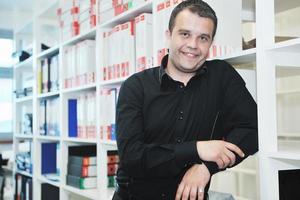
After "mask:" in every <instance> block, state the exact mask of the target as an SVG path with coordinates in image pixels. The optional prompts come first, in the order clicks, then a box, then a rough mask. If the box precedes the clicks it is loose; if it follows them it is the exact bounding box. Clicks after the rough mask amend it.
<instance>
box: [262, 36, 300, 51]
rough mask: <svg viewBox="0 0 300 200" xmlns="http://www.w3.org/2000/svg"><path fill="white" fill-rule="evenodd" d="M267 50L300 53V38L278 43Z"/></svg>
mask: <svg viewBox="0 0 300 200" xmlns="http://www.w3.org/2000/svg"><path fill="white" fill-rule="evenodd" d="M267 50H269V51H274V52H289V53H299V52H300V38H296V39H292V40H287V41H283V42H278V43H276V44H273V45H271V46H269V47H267Z"/></svg>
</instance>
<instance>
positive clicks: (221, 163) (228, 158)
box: [216, 149, 235, 169]
mask: <svg viewBox="0 0 300 200" xmlns="http://www.w3.org/2000/svg"><path fill="white" fill-rule="evenodd" d="M216 163H217V165H218V167H219V169H224V168H226V167H228V166H232V165H234V163H235V154H234V153H232V152H231V151H229V150H228V149H226V150H225V151H224V153H223V154H222V156H221V157H220V158H219V159H218V160H217V162H216Z"/></svg>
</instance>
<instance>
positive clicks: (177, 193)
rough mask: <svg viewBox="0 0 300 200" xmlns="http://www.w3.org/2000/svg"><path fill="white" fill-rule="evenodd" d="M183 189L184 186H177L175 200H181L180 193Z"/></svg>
mask: <svg viewBox="0 0 300 200" xmlns="http://www.w3.org/2000/svg"><path fill="white" fill-rule="evenodd" d="M183 189H184V184H182V183H181V184H180V185H179V186H178V189H177V192H176V197H175V200H180V199H181V196H182V193H183Z"/></svg>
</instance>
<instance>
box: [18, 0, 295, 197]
mask: <svg viewBox="0 0 300 200" xmlns="http://www.w3.org/2000/svg"><path fill="white" fill-rule="evenodd" d="M161 2H163V1H161V0H152V1H151V0H150V1H146V2H145V3H144V4H141V5H139V6H136V7H134V8H131V9H129V10H128V11H126V12H124V13H122V14H120V15H118V16H116V17H114V18H112V19H110V20H108V21H105V22H102V21H100V23H98V25H97V26H96V27H95V28H92V29H90V30H88V31H85V32H84V33H82V34H80V35H77V36H75V37H72V38H70V39H67V40H66V41H62V39H61V36H60V35H59V27H58V21H57V15H56V11H57V9H58V7H59V3H58V1H46V0H43V1H42V0H36V1H35V3H34V7H35V8H37V10H38V12H36V13H33V17H29V20H28V21H27V22H26V23H24V24H23V25H22V26H20V27H18V28H17V29H16V31H15V38H16V47H17V49H19V50H20V49H26V48H27V47H28V46H29V47H30V46H31V47H32V48H33V56H32V57H31V58H29V59H27V60H25V61H24V62H22V63H18V64H16V65H15V67H14V70H15V76H16V77H18V78H16V79H15V88H18V87H19V88H20V87H22V82H21V79H19V77H21V76H22V75H23V74H28V73H32V74H33V76H34V79H33V83H32V85H33V94H32V95H31V96H28V97H22V98H17V99H15V106H14V115H15V117H14V118H15V119H16V120H15V122H14V133H15V134H14V141H15V142H14V150H15V152H16V153H18V152H19V146H20V144H21V142H22V141H31V142H32V149H31V153H32V162H33V163H34V165H33V173H32V174H28V173H26V172H20V171H17V170H16V169H15V173H16V172H18V173H21V174H23V175H25V176H28V177H32V179H33V183H34V184H33V194H34V198H33V199H34V200H38V199H40V198H41V184H42V183H48V184H50V185H53V186H55V187H58V188H59V191H60V199H61V200H68V199H70V198H69V196H70V195H73V196H74V195H75V196H78V197H79V198H81V197H82V198H83V197H85V198H87V199H94V200H96V199H97V200H99V199H100V200H107V199H111V196H112V194H113V189H110V188H109V189H108V188H107V182H108V180H107V166H106V163H107V151H108V150H116V149H117V145H116V142H115V141H111V140H105V139H100V135H99V132H100V130H99V129H100V128H99V124H100V119H99V118H100V114H99V112H101V110H100V95H99V93H100V91H101V89H103V88H112V87H115V86H119V85H120V84H121V83H122V82H123V81H124V80H126V78H127V77H125V78H124V77H123V78H118V79H112V80H106V81H102V80H101V76H100V74H101V66H102V65H101V62H102V59H103V56H102V54H101V48H102V43H103V38H102V33H103V31H107V30H108V29H111V28H113V27H114V26H116V25H118V24H120V23H124V22H127V21H129V20H132V19H134V17H136V16H138V15H139V14H141V13H143V12H148V13H153V15H155V14H154V13H155V11H156V6H157V5H158V4H159V3H161ZM239 3H241V9H242V11H241V20H240V23H241V25H242V24H246V23H252V24H255V26H252V27H255V28H254V30H251V31H252V32H251V33H249V34H250V35H251V36H250V37H252V39H253V38H256V48H252V49H248V50H239V51H235V52H233V53H230V54H227V55H225V56H220V57H217V58H218V59H224V60H226V61H228V62H229V63H231V64H232V65H233V66H234V67H236V68H237V69H238V70H239V69H242V70H243V69H247V70H252V71H254V72H256V79H255V80H254V81H252V82H250V83H249V84H251V85H252V84H254V85H252V86H253V87H254V88H257V90H256V91H254V93H255V98H256V101H257V104H258V124H259V148H260V152H259V153H258V155H256V156H255V157H250V158H248V159H247V160H246V161H245V162H243V163H242V164H240V165H238V166H237V167H235V168H233V169H229V170H227V171H225V172H222V173H219V174H217V175H215V176H214V177H213V181H212V186H211V189H212V190H216V191H221V192H230V193H232V194H233V195H234V196H235V198H236V199H239V200H259V199H263V200H278V199H279V184H278V170H282V169H295V168H300V157H299V155H300V154H299V152H300V148H299V144H300V127H299V125H298V124H299V123H297V122H296V121H295V120H296V119H299V116H298V115H299V114H298V113H300V104H299V102H300V101H299V100H300V78H299V79H298V77H300V68H299V67H300V60H299V59H298V58H299V55H300V39H299V36H300V28H299V27H300V25H299V22H295V21H293V23H298V24H293V25H292V26H293V27H296V28H294V29H292V26H291V28H290V30H285V29H288V28H286V25H282V22H281V21H280V20H281V18H282V17H283V16H287V15H288V12H290V11H291V12H292V13H295V12H297V11H295V9H299V10H300V2H298V1H294V0H286V1H284V2H282V1H280V0H264V1H259V0H256V1H255V0H242V1H241V2H239ZM224 9H225V8H224ZM226 9H227V10H228V8H227V7H226ZM97 13H98V12H97ZM299 13H300V12H299ZM217 14H218V12H217ZM298 16H299V15H298ZM97 19H99V17H98V16H97ZM157 26H158V25H157V24H155V20H153V29H154V31H155V29H156V28H157ZM281 27H283V28H281ZM227 29H228V28H227ZM221 30H222V28H221ZM228 32H229V34H230V33H231V32H232V29H230V30H228ZM253 33H254V35H253ZM153 35H154V32H153ZM227 35H228V33H227ZM275 35H276V36H291V37H293V38H292V39H290V40H287V41H283V42H278V43H275V39H274V37H275ZM162 37H163V36H162ZM86 39H93V40H95V41H96V49H95V51H96V66H95V72H96V76H95V77H96V79H95V80H96V81H95V83H92V84H88V85H84V86H80V87H73V88H64V87H63V81H64V80H62V79H63V78H62V77H64V74H65V73H66V71H65V70H66V69H65V68H64V59H65V53H64V51H65V49H66V48H68V47H70V46H72V45H75V44H77V43H79V42H81V41H84V40H86ZM220 41H222V40H220ZM42 43H47V45H49V46H50V48H49V49H47V50H45V51H42V50H41V44H42ZM153 43H154V49H155V48H156V47H158V45H159V44H157V41H156V40H155V39H154V41H153ZM155 43H156V44H155ZM156 49H157V48H156ZM156 53H157V52H153V55H154V63H156V62H157V57H156ZM55 54H58V55H59V66H60V67H59V74H60V88H59V90H58V91H54V92H48V93H42V94H40V93H38V90H37V84H38V82H37V79H38V68H39V67H40V65H41V60H43V59H45V58H48V57H51V56H53V55H55ZM247 84H248V83H247ZM90 91H93V92H95V93H96V101H97V102H96V111H97V112H96V113H97V127H96V133H97V136H96V138H95V139H91V138H71V137H69V136H68V126H67V123H68V121H67V113H68V109H67V100H68V99H69V98H73V97H78V96H79V95H80V94H83V93H86V92H90ZM54 97H55V98H58V99H59V109H58V110H57V112H58V113H59V124H60V135H59V136H41V135H39V124H38V113H39V103H40V101H41V100H43V99H51V98H54ZM24 106H25V107H28V109H29V110H30V111H31V112H32V113H33V135H26V134H22V133H21V125H20V123H21V120H22V115H23V114H22V107H24ZM23 110H24V109H23ZM43 142H55V143H57V144H58V145H59V146H60V149H59V154H60V157H58V159H59V163H60V175H59V181H55V182H54V181H50V180H49V179H47V178H45V177H44V176H42V175H41V165H40V163H41V153H40V150H41V144H42V143H43ZM86 144H89V145H96V146H97V163H98V166H97V170H98V172H99V173H98V178H97V189H92V190H79V189H76V188H74V187H71V186H68V185H67V184H66V174H67V160H68V158H67V156H68V154H67V152H68V147H69V146H74V145H86ZM258 163H259V167H258ZM258 172H259V173H258ZM259 174H260V175H259Z"/></svg>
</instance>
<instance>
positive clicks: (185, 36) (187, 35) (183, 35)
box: [180, 32, 190, 38]
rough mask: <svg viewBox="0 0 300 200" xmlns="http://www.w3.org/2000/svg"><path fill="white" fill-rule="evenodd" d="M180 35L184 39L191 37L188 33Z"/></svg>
mask: <svg viewBox="0 0 300 200" xmlns="http://www.w3.org/2000/svg"><path fill="white" fill-rule="evenodd" d="M180 35H181V36H182V37H183V38H188V37H189V36H190V34H189V33H187V32H182V33H180Z"/></svg>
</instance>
